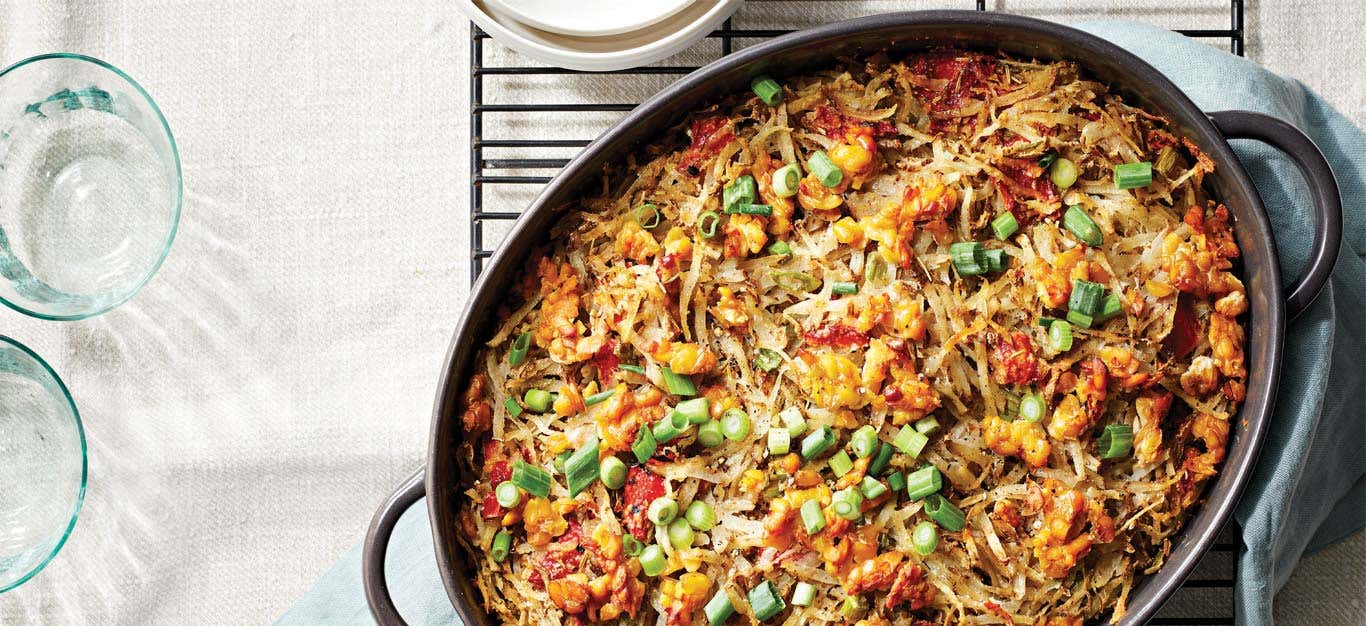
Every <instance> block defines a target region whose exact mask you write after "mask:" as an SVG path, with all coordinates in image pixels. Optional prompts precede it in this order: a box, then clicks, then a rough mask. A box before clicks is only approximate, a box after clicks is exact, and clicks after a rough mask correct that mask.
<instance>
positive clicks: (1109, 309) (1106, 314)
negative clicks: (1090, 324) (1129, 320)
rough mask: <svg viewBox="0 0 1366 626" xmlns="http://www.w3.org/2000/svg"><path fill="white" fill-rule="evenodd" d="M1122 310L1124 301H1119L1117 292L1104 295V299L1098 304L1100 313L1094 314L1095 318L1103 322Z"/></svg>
mask: <svg viewBox="0 0 1366 626" xmlns="http://www.w3.org/2000/svg"><path fill="white" fill-rule="evenodd" d="M1122 312H1124V303H1123V302H1122V301H1120V299H1119V294H1117V293H1112V294H1110V295H1107V296H1105V301H1104V302H1102V303H1101V304H1100V315H1098V316H1096V319H1097V320H1099V321H1102V322H1103V321H1105V320H1108V319H1110V318H1112V317H1114V316H1116V315H1119V314H1120V313H1122Z"/></svg>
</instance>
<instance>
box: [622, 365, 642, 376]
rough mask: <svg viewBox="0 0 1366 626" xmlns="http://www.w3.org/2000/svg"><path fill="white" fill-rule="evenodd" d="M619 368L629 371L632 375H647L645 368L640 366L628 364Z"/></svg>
mask: <svg viewBox="0 0 1366 626" xmlns="http://www.w3.org/2000/svg"><path fill="white" fill-rule="evenodd" d="M617 367H619V368H621V369H623V370H626V371H628V372H630V373H632V374H644V373H645V368H643V367H641V366H639V365H632V364H630V363H626V364H623V365H618V366H617Z"/></svg>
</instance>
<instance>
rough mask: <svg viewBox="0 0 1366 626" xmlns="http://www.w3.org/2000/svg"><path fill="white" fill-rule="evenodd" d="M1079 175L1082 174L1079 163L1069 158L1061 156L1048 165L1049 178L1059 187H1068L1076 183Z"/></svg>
mask: <svg viewBox="0 0 1366 626" xmlns="http://www.w3.org/2000/svg"><path fill="white" fill-rule="evenodd" d="M1078 176H1081V171H1080V170H1078V169H1077V164H1076V163H1073V162H1071V161H1069V160H1067V159H1064V158H1061V157H1059V158H1058V160H1056V161H1053V164H1052V165H1050V166H1048V178H1049V179H1050V180H1052V181H1053V184H1054V185H1057V187H1058V189H1067V188H1068V187H1071V186H1072V185H1075V184H1076V183H1077V177H1078Z"/></svg>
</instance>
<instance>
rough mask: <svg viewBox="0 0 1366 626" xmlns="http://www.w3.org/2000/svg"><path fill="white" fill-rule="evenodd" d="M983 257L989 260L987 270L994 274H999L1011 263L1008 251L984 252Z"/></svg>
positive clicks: (995, 249)
mask: <svg viewBox="0 0 1366 626" xmlns="http://www.w3.org/2000/svg"><path fill="white" fill-rule="evenodd" d="M982 257H983V258H985V259H986V260H987V270H988V271H992V272H999V271H1001V270H1003V269H1005V268H1006V264H1007V263H1009V262H1010V257H1008V256H1006V251H1005V250H1001V249H999V248H993V249H991V250H987V251H986V252H983V253H982Z"/></svg>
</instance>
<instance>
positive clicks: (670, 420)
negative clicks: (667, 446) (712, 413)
mask: <svg viewBox="0 0 1366 626" xmlns="http://www.w3.org/2000/svg"><path fill="white" fill-rule="evenodd" d="M691 425H692V423H691V422H689V421H688V416H686V415H684V414H682V413H679V412H678V411H670V412H669V414H668V415H665V416H664V419H662V420H659V423H658V424H655V429H654V436H655V443H656V444H660V443H669V442H670V441H673V439H674V437H677V436H679V435H681V434H683V431H685V430H688V426H691Z"/></svg>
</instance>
